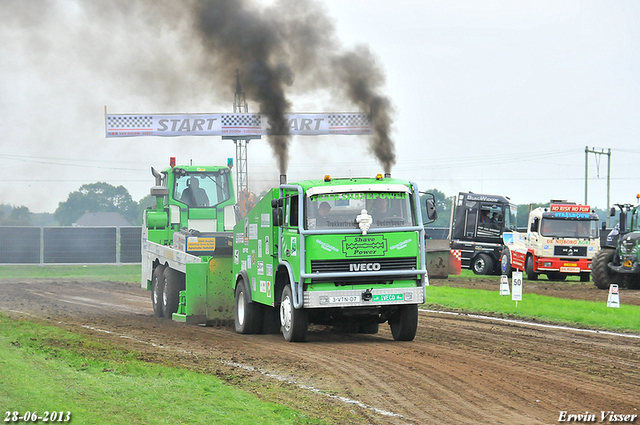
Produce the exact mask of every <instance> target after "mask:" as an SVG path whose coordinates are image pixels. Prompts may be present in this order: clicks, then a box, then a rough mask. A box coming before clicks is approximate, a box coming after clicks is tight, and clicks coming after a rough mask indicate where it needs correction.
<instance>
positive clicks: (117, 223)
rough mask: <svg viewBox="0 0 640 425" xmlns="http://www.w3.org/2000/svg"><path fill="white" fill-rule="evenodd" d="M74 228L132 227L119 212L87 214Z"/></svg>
mask: <svg viewBox="0 0 640 425" xmlns="http://www.w3.org/2000/svg"><path fill="white" fill-rule="evenodd" d="M73 225H74V226H80V227H124V226H131V223H129V222H128V221H127V220H126V219H125V218H124V217H123V216H122V215H121V214H120V213H119V212H97V213H90V212H88V213H85V214H84V215H83V216H82V217H80V218H79V219H78V220H77V221H76V222H75V223H73Z"/></svg>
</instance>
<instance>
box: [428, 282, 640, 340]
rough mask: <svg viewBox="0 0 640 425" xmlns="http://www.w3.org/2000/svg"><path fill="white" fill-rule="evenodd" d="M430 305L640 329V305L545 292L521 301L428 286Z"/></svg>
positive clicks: (634, 330) (597, 326) (468, 290)
mask: <svg viewBox="0 0 640 425" xmlns="http://www.w3.org/2000/svg"><path fill="white" fill-rule="evenodd" d="M426 305H427V306H430V307H445V308H448V309H453V310H458V311H464V312H468V313H485V314H486V313H498V314H500V315H507V316H514V317H519V318H525V319H527V318H529V319H530V318H535V319H537V320H542V321H548V322H554V323H563V324H571V325H581V326H585V327H590V328H597V329H607V330H615V331H633V332H640V306H635V305H625V304H624V300H621V306H620V308H612V307H607V303H606V302H594V301H580V300H568V299H564V298H556V297H548V296H544V295H536V294H527V293H526V292H525V293H524V294H523V295H522V301H518V306H517V307H516V302H515V301H512V300H511V296H509V295H507V296H501V295H500V294H499V291H497V290H496V291H486V290H481V289H465V288H452V287H449V286H429V287H428V288H427V304H426Z"/></svg>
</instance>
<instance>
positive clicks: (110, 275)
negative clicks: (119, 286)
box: [0, 264, 141, 282]
mask: <svg viewBox="0 0 640 425" xmlns="http://www.w3.org/2000/svg"><path fill="white" fill-rule="evenodd" d="M140 276H141V268H140V264H125V265H75V264H74V265H46V266H39V265H20V266H0V279H18V278H29V279H31V278H68V279H95V280H111V281H114V282H140Z"/></svg>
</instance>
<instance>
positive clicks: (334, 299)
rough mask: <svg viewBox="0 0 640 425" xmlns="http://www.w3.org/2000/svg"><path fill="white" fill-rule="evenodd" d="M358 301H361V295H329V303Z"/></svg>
mask: <svg viewBox="0 0 640 425" xmlns="http://www.w3.org/2000/svg"><path fill="white" fill-rule="evenodd" d="M358 301H360V297H359V296H357V295H351V296H348V297H329V304H338V303H355V302H358Z"/></svg>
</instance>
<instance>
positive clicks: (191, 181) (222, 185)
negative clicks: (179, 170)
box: [173, 172, 231, 208]
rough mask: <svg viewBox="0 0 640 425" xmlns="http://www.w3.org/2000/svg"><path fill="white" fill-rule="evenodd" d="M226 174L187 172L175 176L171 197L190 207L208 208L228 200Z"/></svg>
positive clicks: (228, 192) (228, 191) (229, 195)
mask: <svg viewBox="0 0 640 425" xmlns="http://www.w3.org/2000/svg"><path fill="white" fill-rule="evenodd" d="M227 179H228V174H221V173H219V172H198V173H187V174H186V175H184V176H176V180H175V187H174V189H173V198H174V199H175V200H176V201H180V202H182V203H185V204H187V205H188V206H190V207H192V208H208V207H215V206H216V205H218V204H220V203H222V202H224V201H227V200H229V198H230V197H231V193H230V190H229V185H228V184H227V183H228V180H227Z"/></svg>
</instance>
